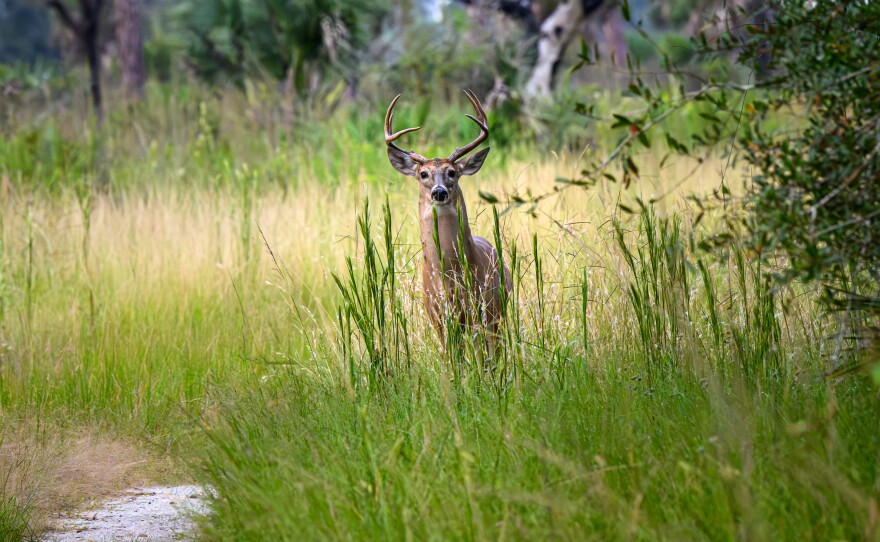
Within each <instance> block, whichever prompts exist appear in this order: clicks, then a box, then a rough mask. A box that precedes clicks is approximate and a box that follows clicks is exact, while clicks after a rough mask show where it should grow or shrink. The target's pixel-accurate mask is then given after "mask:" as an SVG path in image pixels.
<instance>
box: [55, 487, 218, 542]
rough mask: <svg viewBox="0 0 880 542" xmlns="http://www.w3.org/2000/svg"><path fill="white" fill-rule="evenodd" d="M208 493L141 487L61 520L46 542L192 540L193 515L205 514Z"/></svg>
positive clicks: (185, 489) (188, 489)
mask: <svg viewBox="0 0 880 542" xmlns="http://www.w3.org/2000/svg"><path fill="white" fill-rule="evenodd" d="M204 498H205V490H204V489H203V488H201V487H199V486H175V487H139V488H133V489H129V490H128V491H127V492H126V493H125V494H124V495H123V496H122V497H119V498H117V499H112V500H108V501H105V502H104V503H103V504H101V505H100V506H99V507H97V508H93V509H91V510H88V511H86V512H80V513H78V514H76V515H75V516H72V517H69V518H61V519H59V520H58V521H57V522H56V523H55V525H54V527H55V530H54V531H53V532H51V533H47V534H46V535H44V536H43V539H42V540H43V542H73V541H94V542H111V541H114V542H115V541H131V540H156V541H172V540H174V541H176V540H188V539H190V538H191V536H192V534H193V522H192V519H191V516H192V515H193V514H204V513H206V512H207V505H206V504H205V501H204Z"/></svg>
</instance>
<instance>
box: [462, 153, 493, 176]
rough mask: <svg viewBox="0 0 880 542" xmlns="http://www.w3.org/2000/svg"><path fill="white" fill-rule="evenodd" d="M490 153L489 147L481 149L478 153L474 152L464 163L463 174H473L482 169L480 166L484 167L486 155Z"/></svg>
mask: <svg viewBox="0 0 880 542" xmlns="http://www.w3.org/2000/svg"><path fill="white" fill-rule="evenodd" d="M488 155H489V147H486V148H485V149H483V150H481V151H480V152H478V153H477V154H473V155H471V156H469V157H468V159H467V160H465V162H464V165H462V166H461V174H462V175H473V174H474V173H476V172H478V171H480V168H481V167H483V162H485V161H486V156H488Z"/></svg>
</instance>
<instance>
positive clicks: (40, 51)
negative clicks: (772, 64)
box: [0, 0, 760, 182]
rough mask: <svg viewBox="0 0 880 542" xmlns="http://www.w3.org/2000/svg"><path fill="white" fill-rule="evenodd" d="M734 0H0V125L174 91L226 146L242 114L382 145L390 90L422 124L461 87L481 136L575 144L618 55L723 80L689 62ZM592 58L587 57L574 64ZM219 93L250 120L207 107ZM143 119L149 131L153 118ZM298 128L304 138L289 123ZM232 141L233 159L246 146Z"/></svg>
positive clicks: (723, 65)
mask: <svg viewBox="0 0 880 542" xmlns="http://www.w3.org/2000/svg"><path fill="white" fill-rule="evenodd" d="M741 3H742V4H743V5H742V6H740V5H739V4H734V3H731V2H721V1H719V0H674V1H669V2H650V1H648V0H637V1H634V2H632V3H630V4H628V5H627V9H628V10H629V11H630V12H631V20H632V21H637V23H636V24H633V23H632V22H630V23H627V22H625V21H624V18H623V17H622V16H621V12H620V5H619V3H618V2H615V1H602V0H583V1H569V2H558V1H552V0H473V1H454V0H408V1H402V2H389V1H385V0H380V1H369V0H198V1H195V0H180V1H176V0H115V1H110V0H77V1H74V0H47V1H37V0H0V95H2V102H3V106H2V107H0V130H2V131H3V132H4V133H7V134H9V133H12V132H13V131H16V132H17V133H21V132H20V130H21V128H23V127H25V126H31V127H33V128H34V129H37V132H39V133H38V134H37V133H32V134H31V136H30V137H31V138H32V139H33V138H37V139H42V140H44V142H45V141H48V142H49V145H50V146H52V145H54V143H53V141H54V140H53V139H52V138H53V137H54V134H55V133H56V132H60V133H61V134H63V132H64V131H65V128H64V127H62V126H60V125H65V124H66V126H67V129H69V128H74V129H78V130H80V131H82V130H83V128H82V124H81V123H79V124H78V123H76V122H74V123H71V122H60V123H59V115H62V116H63V115H69V116H71V117H70V118H71V119H73V118H76V119H79V120H80V121H85V120H87V119H88V118H90V117H89V115H90V114H93V115H94V117H95V119H96V120H97V123H98V124H99V125H102V124H103V122H104V117H105V116H106V115H110V116H111V117H114V115H115V121H120V120H121V119H120V118H118V117H119V116H120V115H124V113H121V111H122V110H124V109H126V108H128V109H129V110H131V108H132V107H135V105H133V104H136V103H137V102H139V101H141V100H143V99H144V98H147V100H148V101H151V102H153V103H154V104H156V103H157V102H156V100H169V99H173V100H175V101H177V102H178V104H179V106H180V107H181V108H182V109H183V110H180V109H178V110H177V111H176V113H175V116H177V117H178V118H179V119H180V117H181V115H182V116H183V117H184V118H185V117H187V116H188V114H189V113H192V114H195V115H200V116H201V118H202V120H204V121H205V123H207V124H208V125H210V126H208V130H207V132H208V133H209V135H210V136H211V137H212V138H213V139H214V141H215V142H217V143H219V144H220V146H221V147H223V146H224V145H228V144H229V141H230V136H231V132H233V131H235V130H236V129H234V128H229V127H228V126H227V125H228V124H229V123H233V124H241V123H242V122H244V123H247V124H249V126H247V127H244V128H245V129H246V130H250V129H256V130H257V131H258V132H259V133H260V134H261V139H262V140H263V142H264V143H266V144H268V145H269V146H270V147H271V148H275V149H277V147H278V145H280V144H282V143H284V142H288V143H289V142H290V140H291V138H293V139H297V138H308V137H312V138H314V137H318V136H319V134H316V133H315V132H314V130H315V128H316V127H315V125H314V122H315V120H316V119H322V120H326V119H328V118H329V117H331V116H334V115H343V116H347V117H351V116H352V115H354V116H356V117H357V118H363V117H365V115H363V113H364V112H366V111H370V112H371V113H374V114H373V115H372V117H371V118H369V119H367V120H366V121H365V122H367V123H368V126H369V127H370V128H371V129H373V131H372V132H370V134H374V133H375V136H374V135H371V136H370V137H371V138H372V139H377V138H378V133H379V132H378V129H380V128H377V126H379V124H378V123H380V122H381V114H382V111H383V110H384V107H385V105H386V104H387V103H388V101H389V100H390V98H391V97H393V96H394V95H395V94H397V93H401V92H402V93H404V94H405V100H404V102H408V103H409V105H410V106H412V105H413V104H416V108H415V113H413V115H414V116H415V118H414V119H408V118H406V115H407V113H398V115H399V118H401V121H399V122H408V121H409V120H415V121H418V122H421V121H423V120H424V119H425V118H426V117H427V116H428V114H429V112H430V111H431V110H432V109H441V110H442V109H443V105H445V104H447V103H450V102H452V103H454V104H456V105H460V104H461V93H460V90H461V89H463V88H471V89H473V90H475V91H476V93H477V95H478V96H480V97H481V99H482V100H483V102H484V105H485V106H486V108H487V109H488V110H490V111H492V112H494V114H492V115H491V116H492V119H491V121H492V124H493V125H494V126H493V136H492V139H493V141H492V143H493V145H496V146H498V145H500V146H501V147H510V146H515V145H514V143H515V142H523V140H524V139H523V138H525V140H526V141H528V142H529V143H533V142H534V143H537V144H539V145H540V146H541V148H545V149H552V150H555V149H559V148H570V149H571V150H574V151H575V152H578V151H582V150H583V148H584V146H585V145H587V144H589V143H590V142H591V141H592V140H593V138H594V137H596V133H595V130H594V127H593V126H591V118H590V115H584V114H583V113H584V108H583V107H580V108H578V106H577V104H578V103H584V102H586V103H589V104H590V105H591V107H595V106H597V105H598V106H599V107H600V109H602V107H603V106H605V109H607V106H608V102H609V101H613V100H615V99H616V98H617V97H618V96H619V95H620V93H621V90H624V89H625V88H626V85H627V82H628V72H627V65H628V64H627V63H630V65H631V63H633V62H637V63H639V64H640V65H641V66H642V68H643V70H646V71H647V73H650V69H651V66H654V67H655V68H656V67H657V66H658V65H659V64H660V62H661V59H664V58H668V59H671V61H672V62H674V63H675V64H676V68H677V69H678V70H679V71H681V69H682V66H686V65H688V64H690V63H693V64H694V65H693V66H692V67H691V68H689V69H688V70H684V71H686V72H688V73H693V74H695V77H697V75H699V74H702V75H703V76H708V75H711V74H713V73H714V72H718V73H721V72H724V74H725V76H729V74H728V73H727V71H728V70H730V68H731V66H728V65H727V64H728V63H727V62H724V61H722V62H720V63H719V61H718V59H717V58H716V59H715V60H714V61H713V62H707V61H706V59H703V60H701V61H696V60H695V59H694V58H693V57H694V54H693V53H694V46H693V44H692V43H691V38H690V36H694V35H696V34H697V33H698V32H700V31H706V30H707V29H709V28H710V27H711V26H712V25H722V24H726V23H723V22H721V20H722V19H724V18H725V17H728V16H730V15H731V14H733V13H736V10H737V9H739V8H740V7H749V8H752V10H753V11H754V8H756V7H758V6H745V2H741ZM753 3H755V2H753ZM757 4H760V2H758V3H757ZM705 21H714V22H712V23H709V24H707V23H706V22H705ZM719 27H720V26H719ZM587 57H589V60H590V65H589V66H588V67H587V68H584V69H578V70H574V71H573V70H572V68H573V67H577V66H578V63H581V64H583V61H584V60H585V59H586V58H587ZM667 68H668V66H667ZM667 71H668V70H667ZM657 73H658V75H657V76H656V77H658V78H663V77H667V76H666V75H661V74H659V72H657ZM697 80H698V78H695V79H694V81H697ZM216 100H221V101H224V100H225V102H224V103H225V106H224V107H223V108H220V109H224V108H226V109H230V108H231V109H234V110H235V111H237V112H241V113H244V117H243V118H238V116H236V118H235V119H234V120H231V119H229V118H228V115H227V114H222V113H217V112H216V111H215V108H214V107H213V104H212V102H213V101H216ZM199 104H201V105H199ZM233 104H236V105H233ZM190 107H191V108H192V111H190V110H189V109H188V108H190ZM200 107H201V113H199V111H200V109H199V108H200ZM340 110H341V111H340ZM400 115H403V116H402V117H401V116H400ZM459 117H460V114H459V115H456V116H453V117H451V118H450V119H447V120H448V122H449V123H458V122H459ZM498 118H503V119H504V122H503V123H501V122H498V120H497V119H498ZM140 120H141V122H140V126H139V129H140V130H141V132H142V133H141V135H140V136H139V137H141V138H142V140H143V141H148V140H150V139H151V138H150V137H147V136H146V135H147V134H146V132H147V131H149V129H150V123H147V122H146V121H145V120H144V119H140ZM111 121H113V119H111ZM131 121H132V118H131V117H129V118H128V119H126V120H125V124H128V123H130V122H131ZM432 122H434V123H439V124H440V126H438V128H437V129H438V130H444V129H445V130H447V131H448V130H449V129H450V128H451V127H450V126H448V125H447V126H444V125H443V123H444V122H445V121H444V120H443V119H442V118H441V119H436V118H435V119H433V120H432ZM55 123H58V124H60V125H59V126H57V127H54V128H53V129H52V130H50V132H51V133H50V134H49V135H46V133H45V128H47V126H48V125H49V124H55ZM205 123H203V127H205V126H204V124H205ZM304 123H309V124H308V126H309V130H310V131H311V132H312V133H311V134H304V133H302V130H299V129H298V128H303V127H305V126H306V125H307V124H304ZM165 127H166V128H167V126H165ZM337 127H338V126H337ZM241 128H242V127H239V128H237V129H241ZM466 128H467V125H466V124H463V125H462V126H461V129H462V130H466ZM319 131H320V130H319ZM203 135H205V134H204V133H203ZM420 135H422V136H423V137H429V136H425V135H424V134H420ZM456 135H457V134H456ZM193 136H194V137H195V134H193ZM47 137H48V139H47ZM328 139H329V138H328ZM327 144H329V145H330V146H333V142H331V141H328V143H327ZM234 146H235V147H237V149H238V151H239V152H240V153H243V154H240V155H239V157H246V156H247V152H248V149H249V148H250V147H251V146H249V145H248V144H246V143H243V142H239V141H237V142H236V144H235V145H234ZM325 146H326V145H325ZM43 147H44V150H45V146H43ZM31 150H34V151H36V152H37V154H39V152H40V149H39V148H33V149H31ZM251 150H253V149H252V148H251ZM57 152H62V153H63V152H64V151H63V150H60V151H57ZM57 152H55V151H53V154H55V155H57ZM259 152H260V153H263V152H265V147H262V148H261V149H260V150H259ZM9 169H13V168H12V167H10V168H9ZM18 169H21V168H18ZM21 171H22V172H23V174H24V175H27V168H24V169H21ZM117 177H118V175H117ZM115 181H116V182H122V180H121V179H119V178H117V179H115Z"/></svg>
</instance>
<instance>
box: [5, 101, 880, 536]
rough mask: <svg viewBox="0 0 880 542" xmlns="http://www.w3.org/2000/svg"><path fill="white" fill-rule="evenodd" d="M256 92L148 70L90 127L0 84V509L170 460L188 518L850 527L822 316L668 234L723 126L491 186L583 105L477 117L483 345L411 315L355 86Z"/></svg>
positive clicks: (774, 531)
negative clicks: (600, 177) (493, 133)
mask: <svg viewBox="0 0 880 542" xmlns="http://www.w3.org/2000/svg"><path fill="white" fill-rule="evenodd" d="M273 96H274V95H273V94H272V92H271V91H268V90H266V89H259V88H255V89H248V91H247V92H244V93H239V92H229V93H226V94H216V93H210V92H207V91H204V90H200V89H198V88H197V87H192V88H191V87H183V88H167V87H162V86H159V85H156V86H153V87H151V88H150V93H149V96H148V99H147V101H146V103H142V104H136V105H133V106H129V107H125V108H119V109H117V110H114V111H113V112H112V113H111V115H110V118H109V120H108V126H107V127H106V131H107V132H106V142H107V143H106V145H104V146H103V147H102V146H101V145H98V144H97V143H96V138H95V137H94V131H93V130H92V128H90V127H89V125H88V123H87V121H86V120H85V117H84V116H83V115H82V114H80V113H79V112H77V111H76V110H75V108H73V109H72V110H66V109H63V108H62V109H59V110H55V111H52V114H51V115H49V116H47V117H44V118H39V117H36V116H33V115H30V116H29V114H28V113H27V111H32V110H33V109H28V108H35V107H36V105H35V104H27V107H18V108H11V107H10V108H6V109H5V110H4V112H3V117H2V118H3V120H4V123H3V126H5V127H6V128H5V132H4V133H3V138H2V139H0V164H2V165H0V209H2V215H0V416H2V419H0V421H2V428H0V473H5V475H4V476H3V477H2V478H0V538H6V539H10V540H15V539H22V538H28V537H36V536H37V535H38V533H39V531H40V530H41V529H43V528H45V526H46V525H47V524H49V523H50V522H51V518H52V517H53V515H54V514H56V513H58V512H60V511H64V510H70V509H74V508H76V507H78V506H82V505H83V504H85V503H87V502H88V501H89V500H90V499H92V498H95V497H98V496H102V495H109V494H112V493H113V492H114V491H118V490H119V489H121V488H123V487H126V486H128V485H130V484H133V483H141V482H151V483H171V482H175V481H179V480H188V481H193V482H196V483H200V484H206V485H209V486H210V487H212V488H213V493H212V499H211V507H212V513H211V514H210V515H209V516H206V517H203V518H200V519H199V529H200V531H199V539H204V540H227V539H234V540H302V539H309V540H312V539H340V540H342V539H400V540H485V539H499V540H501V539H503V540H509V539H514V540H521V539H560V540H584V539H588V540H617V539H638V540H681V539H699V540H703V539H711V540H742V539H748V540H771V539H772V540H805V539H806V540H859V539H861V540H878V539H880V511H878V498H880V476H878V474H880V473H878V459H880V432H878V431H877V428H878V426H877V420H878V419H880V401H878V392H877V387H876V385H875V383H874V382H872V380H871V378H870V376H869V375H863V374H859V373H847V374H845V375H842V376H841V375H837V374H833V373H830V372H829V370H830V369H831V368H833V367H836V366H841V365H845V363H846V359H847V357H848V356H852V355H854V354H853V353H852V352H851V351H850V349H849V346H850V345H849V343H848V342H847V341H846V340H845V337H844V336H842V334H841V331H842V330H843V329H844V328H843V326H842V325H841V315H839V314H836V313H829V312H827V311H826V310H825V309H823V307H822V306H821V305H820V304H819V303H818V295H817V294H816V293H815V292H814V291H812V290H811V289H809V288H807V287H804V286H798V285H794V286H791V287H788V288H784V289H780V288H777V287H775V286H774V284H773V283H772V282H768V281H767V280H765V276H764V272H765V271H766V269H762V268H761V264H758V262H757V260H756V259H755V258H754V255H753V254H750V253H748V251H746V250H745V249H742V248H739V247H738V245H737V244H736V243H732V244H729V245H728V246H727V248H726V249H724V250H714V251H713V250H705V249H703V248H700V247H701V242H702V241H704V240H706V239H709V238H710V236H712V235H715V234H718V233H719V232H722V231H724V229H723V228H724V223H723V221H722V220H721V218H720V216H718V214H717V213H709V214H707V215H701V214H700V212H699V210H698V209H697V208H695V206H694V205H693V204H692V202H690V200H688V199H687V196H689V195H691V194H698V195H699V194H709V193H711V192H712V191H713V190H715V189H716V188H717V187H718V186H719V183H720V180H721V175H722V172H724V173H725V175H727V182H728V183H729V184H730V186H734V187H735V186H741V185H742V183H743V182H747V181H746V179H744V178H742V172H741V171H739V170H738V169H737V168H733V169H731V170H727V169H726V168H727V161H726V159H725V158H724V157H721V156H712V157H710V158H709V159H707V160H705V161H704V162H703V163H702V164H698V163H696V162H687V161H686V160H684V159H682V160H679V161H677V162H674V163H672V164H671V165H669V164H666V165H664V166H663V167H661V165H660V157H659V156H654V155H650V154H649V155H645V156H642V157H641V158H642V164H643V165H642V169H643V171H644V172H645V174H644V175H643V180H642V182H641V183H639V184H637V185H634V186H632V187H630V188H628V189H622V188H621V187H620V186H618V185H616V184H612V183H609V182H606V181H603V182H600V183H598V184H597V185H596V186H594V187H591V188H590V189H581V188H577V187H570V188H566V189H564V190H563V191H561V192H560V193H559V194H557V195H555V196H553V197H551V198H548V199H547V200H545V201H544V202H542V204H541V205H540V206H538V207H536V208H532V207H530V206H529V205H523V206H517V207H512V208H507V207H505V206H504V205H503V204H498V205H496V206H495V208H494V209H493V206H492V205H489V204H488V203H485V202H483V201H481V200H480V198H479V196H478V194H479V193H480V192H485V193H494V194H521V195H524V194H527V193H532V194H541V193H545V192H548V191H553V190H554V189H555V188H557V187H559V186H561V185H560V184H559V183H558V182H557V179H558V178H560V177H563V178H565V177H573V176H576V175H577V172H578V171H579V170H580V169H581V168H582V167H583V163H584V160H585V155H589V154H590V153H599V154H601V153H603V152H605V150H606V147H607V142H608V141H609V137H610V136H609V134H607V133H603V132H602V129H601V128H597V129H593V128H592V127H591V128H590V129H587V130H584V134H586V135H583V140H582V141H583V143H582V144H578V145H570V146H569V145H559V146H557V148H548V144H546V141H545V144H544V145H536V144H535V143H534V142H533V141H532V140H531V139H529V138H524V137H523V138H517V137H509V138H508V140H507V141H506V142H504V143H503V144H501V145H498V146H495V145H493V140H492V139H490V145H491V146H492V147H493V150H492V152H491V153H490V155H489V158H488V160H487V162H486V165H485V166H484V167H483V170H482V171H481V173H480V174H479V175H477V176H476V177H474V178H472V179H468V180H467V181H466V182H465V186H464V192H465V196H466V198H467V201H468V205H469V214H470V216H471V218H472V220H474V221H475V225H474V231H475V233H478V234H480V235H483V236H486V237H487V238H490V239H492V238H500V239H502V240H503V241H502V243H501V247H502V248H501V251H502V253H503V254H504V257H505V258H506V259H507V260H508V262H509V263H510V264H511V269H512V274H513V282H514V290H513V293H512V295H511V297H510V299H509V300H508V304H507V311H506V315H505V325H504V328H503V333H502V339H501V343H502V344H501V347H500V349H499V351H498V352H497V354H496V356H495V358H494V359H493V360H491V363H488V364H487V363H486V362H485V360H483V359H482V357H481V355H480V352H479V351H478V348H476V347H475V343H474V341H473V340H472V338H471V337H467V336H461V337H457V338H456V339H455V340H453V341H451V342H448V343H446V344H441V343H440V342H439V341H438V338H437V336H436V334H435V333H434V332H433V330H432V329H431V328H430V326H429V324H428V321H427V318H426V315H425V314H424V310H423V308H422V305H421V301H420V298H421V292H420V288H421V286H420V280H419V278H418V277H419V275H418V261H419V259H418V258H417V256H418V250H419V247H418V222H417V219H416V217H415V211H416V194H417V189H416V187H415V184H414V183H413V182H412V180H411V179H406V178H403V177H400V176H399V175H398V174H396V173H395V172H394V170H393V169H392V168H391V167H390V165H389V164H388V163H387V158H386V156H385V150H384V145H383V144H382V140H381V136H380V134H381V130H382V127H381V123H382V115H383V113H384V108H385V105H386V104H384V103H381V104H380V103H374V104H359V105H358V106H352V107H346V106H345V105H342V106H337V105H335V104H333V103H330V102H327V101H319V100H316V102H315V103H311V104H308V107H303V108H301V109H300V108H297V109H296V110H295V111H287V110H285V109H284V107H283V104H282V103H281V102H280V101H277V100H275V99H273ZM464 105H465V104H462V103H453V104H443V105H441V104H433V105H432V106H431V107H429V106H427V105H425V104H421V105H420V107H416V106H415V105H414V104H409V107H406V106H405V105H404V104H403V103H401V105H400V106H398V109H400V112H399V113H398V115H399V120H398V122H399V123H400V125H401V126H403V125H415V124H424V125H425V126H426V127H427V128H426V129H423V130H422V132H420V133H419V134H418V137H414V138H413V142H412V143H409V142H407V145H411V146H413V147H415V146H417V145H418V148H419V150H420V152H423V153H424V154H427V155H431V154H434V153H440V152H441V149H450V148H453V147H454V146H457V145H460V142H461V141H464V140H465V139H467V138H468V134H470V131H469V130H471V129H472V127H471V126H470V125H469V122H468V121H467V119H465V118H464V117H463V113H464V112H466V109H465V107H464ZM402 106H403V107H402ZM285 119H287V120H286V121H285ZM425 119H427V121H425ZM423 121H424V122H423ZM502 121H503V119H497V118H494V117H493V116H492V115H491V114H490V122H492V123H495V124H498V125H502V124H503V123H502ZM285 122H287V123H288V124H285ZM578 137H580V136H578ZM548 139H549V141H553V138H548ZM573 139H576V138H573ZM550 146H552V144H551V145H550ZM96 157H97V158H99V160H98V161H99V162H100V163H102V165H101V166H100V167H99V168H95V167H94V163H95V161H96V160H95V159H96ZM102 186H103V188H102ZM637 198H640V199H641V200H642V201H649V200H650V199H652V198H656V199H657V202H656V203H655V204H653V205H649V206H647V207H646V208H645V209H641V210H640V207H639V205H638V204H637V203H636V201H637ZM618 203H624V204H625V205H626V206H627V207H630V208H632V209H634V210H636V212H635V213H634V214H628V213H624V212H622V211H621V210H620V208H619V207H618Z"/></svg>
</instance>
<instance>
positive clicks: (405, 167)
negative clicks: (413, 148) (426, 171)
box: [388, 147, 416, 177]
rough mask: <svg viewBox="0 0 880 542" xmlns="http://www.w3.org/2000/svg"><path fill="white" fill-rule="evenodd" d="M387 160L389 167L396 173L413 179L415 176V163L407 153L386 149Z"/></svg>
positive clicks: (391, 148)
mask: <svg viewBox="0 0 880 542" xmlns="http://www.w3.org/2000/svg"><path fill="white" fill-rule="evenodd" d="M388 160H389V161H390V162H391V166H392V167H393V168H394V169H396V170H397V171H398V172H400V173H402V174H404V175H408V176H410V177H414V176H415V174H416V161H415V160H413V159H412V157H411V156H410V155H409V153H407V152H403V151H400V150H397V149H395V148H394V147H388Z"/></svg>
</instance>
